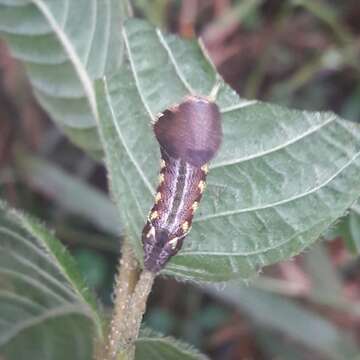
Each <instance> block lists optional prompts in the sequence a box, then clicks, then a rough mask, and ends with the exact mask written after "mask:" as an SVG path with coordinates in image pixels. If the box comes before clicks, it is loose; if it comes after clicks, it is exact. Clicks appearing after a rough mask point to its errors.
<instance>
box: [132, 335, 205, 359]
mask: <svg viewBox="0 0 360 360" xmlns="http://www.w3.org/2000/svg"><path fill="white" fill-rule="evenodd" d="M135 359H136V360H162V359H166V360H206V359H207V357H206V356H205V355H202V354H200V353H199V352H198V351H197V350H195V349H194V348H193V347H191V346H190V345H187V344H185V343H183V342H182V341H179V340H177V339H174V338H171V337H164V336H163V335H161V334H157V333H155V332H154V331H150V330H149V329H145V330H143V331H142V332H141V333H140V336H139V338H138V339H137V341H136V353H135Z"/></svg>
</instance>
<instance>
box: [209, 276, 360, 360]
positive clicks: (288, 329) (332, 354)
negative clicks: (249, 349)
mask: <svg viewBox="0 0 360 360" xmlns="http://www.w3.org/2000/svg"><path fill="white" fill-rule="evenodd" d="M205 288H206V289H207V291H208V292H209V293H210V294H212V295H214V296H215V297H218V298H220V299H222V300H223V301H225V302H227V303H229V304H231V305H234V306H236V307H238V309H239V310H240V311H241V312H243V313H244V314H246V315H247V316H249V317H250V318H251V319H252V320H253V321H254V322H255V323H256V324H257V325H258V326H259V327H260V330H263V329H264V328H265V329H272V330H276V331H280V332H281V333H282V334H284V335H286V336H288V337H290V338H292V339H294V340H295V341H296V342H297V343H300V344H302V345H305V346H306V347H307V348H308V349H312V350H316V351H318V352H319V353H321V354H323V355H326V356H327V357H326V358H327V359H333V360H339V359H342V360H345V359H354V357H355V355H356V354H358V353H359V349H358V347H357V345H356V342H355V341H354V339H353V338H352V336H351V334H350V333H348V332H346V331H345V330H344V329H340V328H337V327H336V326H335V325H333V324H332V323H331V322H329V321H328V320H326V319H325V318H323V317H321V316H320V315H318V314H317V313H315V312H313V311H311V310H308V309H305V308H303V307H301V306H299V305H298V304H297V303H296V302H294V301H291V300H288V299H286V298H284V297H281V296H278V295H274V294H271V293H268V292H266V291H261V290H258V289H254V288H251V287H248V286H239V284H235V283H234V282H232V283H229V284H227V285H226V287H225V288H223V289H222V290H221V291H218V290H217V289H216V288H215V286H214V285H211V284H208V285H205ZM280 342H281V341H280Z"/></svg>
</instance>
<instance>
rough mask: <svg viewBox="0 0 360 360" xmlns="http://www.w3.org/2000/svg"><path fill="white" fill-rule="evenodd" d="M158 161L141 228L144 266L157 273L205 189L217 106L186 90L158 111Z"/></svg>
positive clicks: (217, 129)
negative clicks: (179, 98)
mask: <svg viewBox="0 0 360 360" xmlns="http://www.w3.org/2000/svg"><path fill="white" fill-rule="evenodd" d="M153 130H154V133H155V136H156V139H157V141H158V142H159V145H160V153H161V163H160V174H159V185H158V188H157V192H156V195H155V203H154V205H153V207H152V209H151V211H150V213H149V216H148V219H147V222H146V224H145V226H144V229H143V233H142V243H143V248H144V267H145V269H146V270H149V271H151V272H154V273H157V272H159V271H160V270H161V269H163V268H164V266H165V264H166V263H167V262H168V261H169V260H170V258H171V257H172V256H174V255H176V253H177V252H178V251H179V250H180V249H181V247H182V244H183V241H184V238H185V237H186V235H187V234H188V233H189V231H190V229H191V223H192V219H193V216H194V213H195V211H196V209H197V208H198V206H199V202H200V200H201V197H202V194H203V192H204V190H205V180H206V175H207V173H208V162H209V161H210V160H211V159H212V158H213V157H214V156H215V154H216V152H217V150H218V149H219V147H220V144H221V140H222V127H221V116H220V112H219V108H218V106H217V105H216V104H215V103H214V102H213V101H211V100H209V99H208V98H205V97H202V96H189V97H187V98H185V99H184V101H183V102H181V103H180V104H176V105H174V106H172V107H170V108H168V109H166V110H165V111H163V112H162V113H161V114H159V116H158V117H157V119H156V121H155V124H154V127H153Z"/></svg>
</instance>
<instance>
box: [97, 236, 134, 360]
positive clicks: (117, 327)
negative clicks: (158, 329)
mask: <svg viewBox="0 0 360 360" xmlns="http://www.w3.org/2000/svg"><path fill="white" fill-rule="evenodd" d="M138 278H139V264H138V262H137V260H136V258H135V256H134V253H133V251H132V249H131V247H130V245H129V244H127V243H126V242H124V244H123V246H122V258H121V260H120V264H119V270H118V276H117V278H116V280H115V289H114V292H115V303H114V311H113V316H112V319H111V324H110V329H109V336H108V343H107V344H106V346H105V349H104V353H105V358H106V359H107V360H113V359H115V358H116V355H117V352H118V349H119V344H120V343H121V342H122V341H123V339H122V338H123V334H124V331H125V329H124V324H125V323H126V319H125V317H126V315H127V312H128V311H127V310H128V307H129V304H130V300H131V296H132V293H133V291H134V289H135V286H136V284H137V281H138ZM103 359H104V357H101V358H100V357H98V360H103Z"/></svg>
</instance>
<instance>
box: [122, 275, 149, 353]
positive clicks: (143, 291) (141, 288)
mask: <svg viewBox="0 0 360 360" xmlns="http://www.w3.org/2000/svg"><path fill="white" fill-rule="evenodd" d="M155 276H156V274H154V273H152V272H150V271H146V270H144V271H143V272H142V273H141V275H140V278H139V281H138V283H137V284H136V287H135V290H134V293H133V295H132V298H131V302H130V304H129V308H128V316H127V319H126V323H127V324H126V325H127V326H126V328H127V329H126V330H127V332H126V338H125V339H124V340H125V341H126V345H125V349H124V350H125V352H126V353H127V359H128V360H133V359H134V358H135V341H136V339H137V338H138V335H139V330H140V326H141V320H142V318H143V315H144V313H145V309H146V302H147V299H148V297H149V294H150V292H151V289H152V286H153V283H154V280H155Z"/></svg>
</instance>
